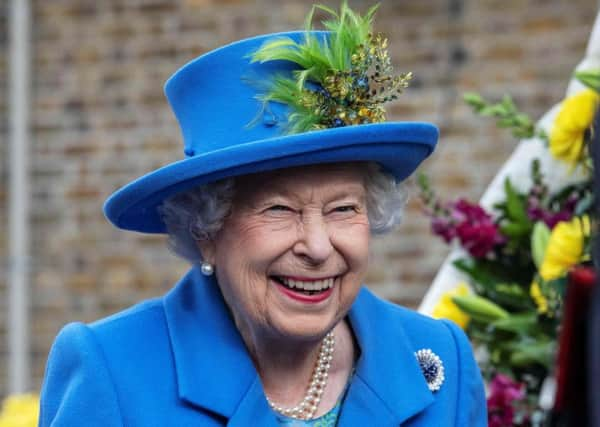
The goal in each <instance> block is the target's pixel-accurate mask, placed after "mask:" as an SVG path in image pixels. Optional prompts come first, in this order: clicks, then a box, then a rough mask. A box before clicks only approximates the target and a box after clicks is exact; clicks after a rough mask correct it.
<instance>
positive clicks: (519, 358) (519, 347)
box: [510, 340, 555, 368]
mask: <svg viewBox="0 0 600 427" xmlns="http://www.w3.org/2000/svg"><path fill="white" fill-rule="evenodd" d="M554 351H555V344H554V343H553V342H552V341H542V342H529V340H527V341H524V342H520V343H519V342H517V343H515V344H514V345H513V352H512V354H511V355H510V362H511V364H512V365H514V366H519V367H522V366H527V365H531V364H534V363H539V364H541V365H543V366H545V367H547V368H550V366H551V365H552V361H553V359H554Z"/></svg>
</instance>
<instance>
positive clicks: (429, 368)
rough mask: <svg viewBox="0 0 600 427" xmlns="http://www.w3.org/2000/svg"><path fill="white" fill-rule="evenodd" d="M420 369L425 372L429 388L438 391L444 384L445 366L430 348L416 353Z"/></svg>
mask: <svg viewBox="0 0 600 427" xmlns="http://www.w3.org/2000/svg"><path fill="white" fill-rule="evenodd" d="M415 357H416V358H417V362H418V363H419V367H420V368H421V371H422V372H423V376H424V377H425V381H427V387H429V390H431V391H438V390H439V389H440V387H441V386H442V384H443V382H444V364H443V363H442V360H441V359H440V358H439V356H438V355H437V354H435V353H434V352H433V351H431V349H429V348H423V349H421V350H419V351H417V352H415Z"/></svg>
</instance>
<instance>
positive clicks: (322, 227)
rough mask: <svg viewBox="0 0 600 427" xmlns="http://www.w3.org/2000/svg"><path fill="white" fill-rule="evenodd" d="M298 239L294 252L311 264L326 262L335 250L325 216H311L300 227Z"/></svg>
mask: <svg viewBox="0 0 600 427" xmlns="http://www.w3.org/2000/svg"><path fill="white" fill-rule="evenodd" d="M299 228H300V230H299V237H298V241H297V242H296V244H295V245H294V248H293V250H294V253H295V254H296V255H299V256H302V257H304V258H305V259H307V260H308V261H309V262H310V263H311V264H321V263H323V262H325V261H326V260H327V259H328V258H329V256H330V255H331V253H332V252H333V245H332V243H331V236H330V235H329V230H328V229H327V224H326V223H325V221H324V220H323V218H310V219H309V220H305V221H303V222H302V224H301V226H300V227H299Z"/></svg>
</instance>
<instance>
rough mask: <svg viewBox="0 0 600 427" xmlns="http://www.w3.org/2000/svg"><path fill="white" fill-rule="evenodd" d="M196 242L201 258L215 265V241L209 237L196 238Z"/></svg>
mask: <svg viewBox="0 0 600 427" xmlns="http://www.w3.org/2000/svg"><path fill="white" fill-rule="evenodd" d="M196 244H197V245H198V248H199V249H200V253H201V254H202V259H203V260H204V261H206V262H208V263H209V264H212V265H215V252H216V251H215V241H214V240H213V239H211V238H207V239H202V240H196Z"/></svg>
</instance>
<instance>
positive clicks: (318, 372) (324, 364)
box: [267, 331, 335, 420]
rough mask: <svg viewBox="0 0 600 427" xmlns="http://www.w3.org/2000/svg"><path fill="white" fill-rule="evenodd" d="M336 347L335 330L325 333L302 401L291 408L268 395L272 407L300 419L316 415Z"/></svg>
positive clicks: (308, 418) (307, 418)
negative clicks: (275, 401)
mask: <svg viewBox="0 0 600 427" xmlns="http://www.w3.org/2000/svg"><path fill="white" fill-rule="evenodd" d="M334 349H335V337H334V335H333V331H332V332H329V333H328V334H327V335H325V338H324V339H323V342H322V343H321V348H320V350H319V358H318V359H317V363H316V365H315V368H314V370H313V374H312V377H311V379H310V383H309V384H308V387H307V390H306V394H305V395H304V398H303V399H302V401H301V402H300V403H299V404H297V405H296V406H293V407H291V408H284V407H283V406H279V405H277V404H276V403H274V402H273V401H272V400H271V399H269V397H268V396H267V402H269V405H270V406H271V408H272V409H273V410H274V411H276V412H279V413H280V414H283V415H285V416H287V417H290V418H296V419H298V420H310V419H311V418H313V417H314V416H315V412H317V408H318V407H319V403H321V395H322V394H323V391H325V386H326V385H327V377H328V375H329V368H330V367H331V361H332V360H333V350H334Z"/></svg>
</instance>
